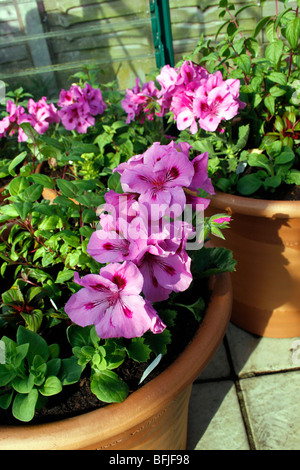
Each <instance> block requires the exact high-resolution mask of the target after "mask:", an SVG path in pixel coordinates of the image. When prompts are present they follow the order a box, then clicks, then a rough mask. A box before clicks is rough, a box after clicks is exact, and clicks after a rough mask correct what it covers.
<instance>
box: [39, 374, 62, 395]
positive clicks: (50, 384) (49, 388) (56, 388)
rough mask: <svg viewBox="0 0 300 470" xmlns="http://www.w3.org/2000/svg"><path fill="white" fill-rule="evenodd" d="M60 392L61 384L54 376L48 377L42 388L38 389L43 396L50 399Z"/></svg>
mask: <svg viewBox="0 0 300 470" xmlns="http://www.w3.org/2000/svg"><path fill="white" fill-rule="evenodd" d="M61 391H62V383H61V381H60V380H59V379H58V378H57V377H54V376H51V377H48V378H47V379H46V380H45V382H44V384H43V386H42V387H40V388H39V392H40V393H41V394H42V395H43V396H45V397H50V396H52V395H57V393H60V392H61Z"/></svg>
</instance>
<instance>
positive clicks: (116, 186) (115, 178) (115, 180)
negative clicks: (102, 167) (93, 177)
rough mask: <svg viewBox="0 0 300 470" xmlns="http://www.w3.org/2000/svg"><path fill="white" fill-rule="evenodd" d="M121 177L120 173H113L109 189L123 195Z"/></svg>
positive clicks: (109, 181)
mask: <svg viewBox="0 0 300 470" xmlns="http://www.w3.org/2000/svg"><path fill="white" fill-rule="evenodd" d="M120 179H121V175H120V173H117V172H115V173H113V174H112V175H111V176H110V177H109V179H108V183H107V184H108V188H109V189H113V190H114V191H115V192H116V193H119V194H121V193H123V190H122V186H121V183H120Z"/></svg>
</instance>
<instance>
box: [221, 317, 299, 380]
mask: <svg viewBox="0 0 300 470" xmlns="http://www.w3.org/2000/svg"><path fill="white" fill-rule="evenodd" d="M226 338H227V341H228V345H229V349H230V354H231V358H232V362H233V366H234V370H235V372H236V374H237V375H238V376H239V377H243V376H249V375H251V374H255V373H264V372H274V371H282V370H293V369H297V368H300V337H295V338H265V337H258V336H256V335H253V334H251V333H247V332H246V331H244V330H242V329H240V328H238V327H237V326H235V325H233V324H232V323H230V324H229V327H228V329H227V333H226Z"/></svg>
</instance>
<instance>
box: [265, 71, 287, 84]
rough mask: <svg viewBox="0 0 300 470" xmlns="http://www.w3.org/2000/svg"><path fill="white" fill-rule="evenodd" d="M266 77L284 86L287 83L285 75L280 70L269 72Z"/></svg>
mask: <svg viewBox="0 0 300 470" xmlns="http://www.w3.org/2000/svg"><path fill="white" fill-rule="evenodd" d="M268 79H269V80H271V82H275V83H278V84H279V85H283V86H285V85H286V84H287V76H286V75H285V74H284V73H281V72H271V73H270V74H269V75H268Z"/></svg>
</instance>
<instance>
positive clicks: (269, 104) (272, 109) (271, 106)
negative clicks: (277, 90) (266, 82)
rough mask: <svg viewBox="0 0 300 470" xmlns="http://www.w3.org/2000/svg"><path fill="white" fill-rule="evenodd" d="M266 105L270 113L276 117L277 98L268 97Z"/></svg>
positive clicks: (265, 101)
mask: <svg viewBox="0 0 300 470" xmlns="http://www.w3.org/2000/svg"><path fill="white" fill-rule="evenodd" d="M264 104H265V106H266V108H267V109H268V110H269V111H270V113H271V114H272V115H273V116H274V114H275V98H274V97H273V96H266V98H265V99H264Z"/></svg>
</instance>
